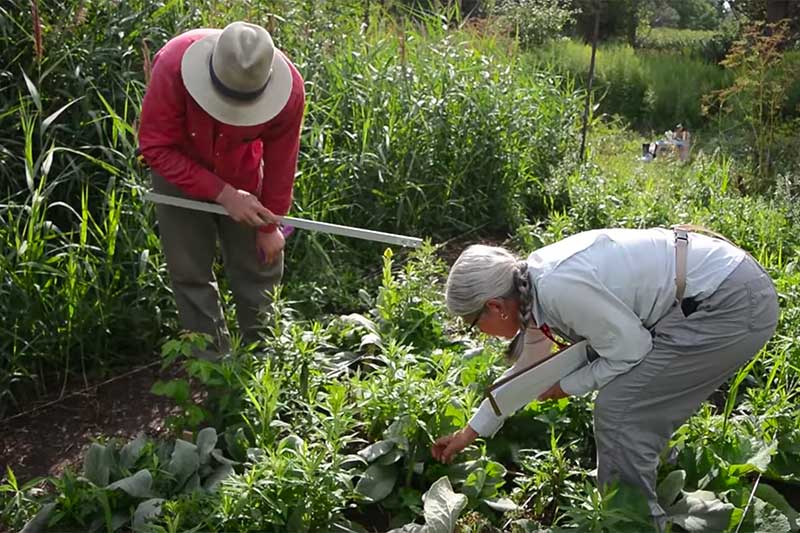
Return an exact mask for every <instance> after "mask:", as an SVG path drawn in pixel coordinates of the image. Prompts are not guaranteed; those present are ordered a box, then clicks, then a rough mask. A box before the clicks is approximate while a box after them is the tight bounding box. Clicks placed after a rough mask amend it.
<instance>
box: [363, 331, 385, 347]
mask: <svg viewBox="0 0 800 533" xmlns="http://www.w3.org/2000/svg"><path fill="white" fill-rule="evenodd" d="M368 346H375V347H377V348H382V347H383V341H382V340H381V337H380V335H377V334H375V333H367V334H365V335H364V336H363V337H361V342H360V343H359V345H358V349H359V350H363V349H364V348H367V347H368Z"/></svg>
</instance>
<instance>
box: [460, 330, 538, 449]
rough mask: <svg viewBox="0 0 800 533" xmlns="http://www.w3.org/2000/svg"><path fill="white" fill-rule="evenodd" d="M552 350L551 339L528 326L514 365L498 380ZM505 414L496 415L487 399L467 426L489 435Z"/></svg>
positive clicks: (534, 361) (485, 435)
mask: <svg viewBox="0 0 800 533" xmlns="http://www.w3.org/2000/svg"><path fill="white" fill-rule="evenodd" d="M552 352H553V341H551V340H550V339H548V338H547V337H545V336H544V334H543V333H542V332H541V331H539V329H538V328H529V329H528V330H527V331H526V332H525V346H524V347H523V350H522V353H521V354H520V356H519V359H517V361H516V363H514V366H512V367H511V368H509V369H508V370H506V371H505V372H503V375H502V376H500V378H498V380H500V379H503V378H504V377H506V376H509V375H511V374H514V373H516V372H519V371H520V370H523V369H525V368H528V367H529V366H531V365H533V364H535V363H537V362H539V361H541V360H542V359H544V358H546V357H547V356H548V355H550V354H551V353H552ZM502 390H503V388H502V387H500V388H498V389H497V391H496V393H497V394H501V393H502ZM505 419H506V416H497V415H496V414H495V412H494V409H492V405H491V403H490V402H489V400H488V399H484V400H483V402H481V405H480V407H478V410H477V411H476V412H475V414H474V415H472V418H470V420H469V427H471V428H472V429H474V430H475V432H476V433H478V434H479V435H480V436H482V437H489V436H492V435H494V434H495V433H497V430H498V429H500V427H501V426H502V425H503V422H505Z"/></svg>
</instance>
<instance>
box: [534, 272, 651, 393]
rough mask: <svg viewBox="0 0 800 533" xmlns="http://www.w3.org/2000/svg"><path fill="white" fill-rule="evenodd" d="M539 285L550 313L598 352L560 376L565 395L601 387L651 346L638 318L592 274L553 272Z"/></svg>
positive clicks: (626, 368)
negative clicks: (576, 368) (579, 365)
mask: <svg viewBox="0 0 800 533" xmlns="http://www.w3.org/2000/svg"><path fill="white" fill-rule="evenodd" d="M538 288H539V290H538V293H537V294H538V297H539V299H540V302H541V305H542V307H543V308H544V309H546V312H547V314H548V316H551V317H552V318H553V319H554V320H556V321H558V322H559V323H561V324H563V325H565V326H567V327H568V328H570V329H571V330H572V331H574V332H575V333H577V334H578V335H580V336H581V337H583V338H585V339H586V340H587V342H588V343H589V346H591V347H592V348H593V349H594V350H595V351H596V352H597V354H598V355H599V356H600V357H598V358H597V359H595V360H594V361H593V362H592V363H591V364H589V365H587V366H585V367H583V368H581V369H579V370H578V371H576V372H573V373H572V374H570V375H569V376H567V377H565V378H564V379H562V380H561V388H562V390H563V391H564V392H566V393H567V394H570V395H573V396H576V395H582V394H586V393H587V392H590V391H592V390H595V389H599V388H601V387H603V386H604V385H605V384H607V383H608V382H609V381H611V380H612V379H614V378H615V377H616V376H618V375H620V374H623V373H625V372H627V371H628V370H630V369H631V368H633V367H634V366H636V364H638V363H639V361H641V360H642V358H644V356H645V355H646V354H647V353H648V352H649V351H650V350H651V348H652V346H653V341H652V338H651V336H650V332H649V331H647V329H645V328H644V326H643V325H642V321H641V319H639V317H638V316H636V314H635V313H634V312H633V311H632V310H631V309H630V308H629V307H628V306H627V305H625V304H624V303H623V302H622V301H621V300H620V299H619V298H617V297H616V295H614V294H613V293H612V292H611V291H609V290H608V288H606V287H605V286H604V285H603V284H602V283H601V282H600V280H598V279H597V278H596V277H595V275H594V273H593V272H587V273H583V272H581V273H575V272H566V273H558V272H554V273H552V274H551V275H550V276H547V277H545V278H544V279H542V280H541V281H540V283H539V287H538Z"/></svg>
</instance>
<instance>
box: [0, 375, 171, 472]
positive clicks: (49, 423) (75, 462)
mask: <svg viewBox="0 0 800 533" xmlns="http://www.w3.org/2000/svg"><path fill="white" fill-rule="evenodd" d="M175 373H176V371H175V370H171V369H168V370H165V371H162V370H161V368H160V366H159V365H155V366H152V367H150V368H146V369H144V370H141V371H139V372H136V373H134V374H131V375H129V376H126V377H124V378H122V379H119V380H116V381H113V382H111V383H108V384H104V385H100V386H98V387H97V388H94V389H90V390H89V391H87V392H84V393H81V394H78V395H76V396H73V397H70V398H65V399H64V400H63V401H61V402H58V403H55V404H53V405H50V406H48V407H45V408H43V409H41V410H39V411H35V412H33V413H31V414H28V415H25V416H22V417H19V418H14V419H11V420H8V421H6V422H0V468H2V474H0V477H1V476H3V475H4V474H5V469H6V465H8V466H10V467H11V469H12V470H13V471H14V474H15V475H16V477H17V480H18V481H19V482H20V483H24V482H25V481H28V480H30V479H32V478H35V477H39V476H45V475H58V474H60V473H62V472H63V471H64V469H65V468H67V467H72V468H73V470H77V471H80V469H81V462H82V457H83V453H84V451H85V450H86V448H87V447H88V445H89V444H91V443H92V441H93V440H94V439H97V438H99V437H101V436H105V437H120V438H122V439H124V440H127V439H130V438H133V437H135V436H136V435H137V434H138V433H144V434H146V435H150V436H156V435H159V434H162V433H164V432H165V427H164V420H165V418H166V417H167V415H169V414H170V413H171V412H173V411H174V409H175V407H174V405H173V404H172V402H171V400H169V399H165V398H161V397H159V396H155V395H154V394H151V393H150V387H151V386H152V385H153V383H155V382H156V381H157V380H159V379H169V378H170V377H172V376H173V375H174V374H175ZM82 389H84V386H83V384H81V385H80V386H75V387H73V389H72V390H73V391H81V390H82ZM69 393H70V391H67V394H69ZM52 399H53V398H50V399H49V400H52ZM46 401H47V399H46V400H43V401H42V402H40V404H44V403H46ZM36 405H37V404H33V405H28V406H25V409H24V410H30V409H32V408H33V407H35V406H36Z"/></svg>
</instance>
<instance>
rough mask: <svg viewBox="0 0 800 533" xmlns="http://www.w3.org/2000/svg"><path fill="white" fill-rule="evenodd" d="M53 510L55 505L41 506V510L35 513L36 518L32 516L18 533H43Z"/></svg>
mask: <svg viewBox="0 0 800 533" xmlns="http://www.w3.org/2000/svg"><path fill="white" fill-rule="evenodd" d="M55 509H56V504H55V503H46V504H44V505H42V508H41V509H39V512H38V513H36V516H34V517H33V518H32V519H31V520H30V522H28V523H27V524H25V526H24V527H23V528H22V531H20V533H41V532H43V531H45V527H47V522H48V520H50V516H51V515H52V514H53V511H55Z"/></svg>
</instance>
